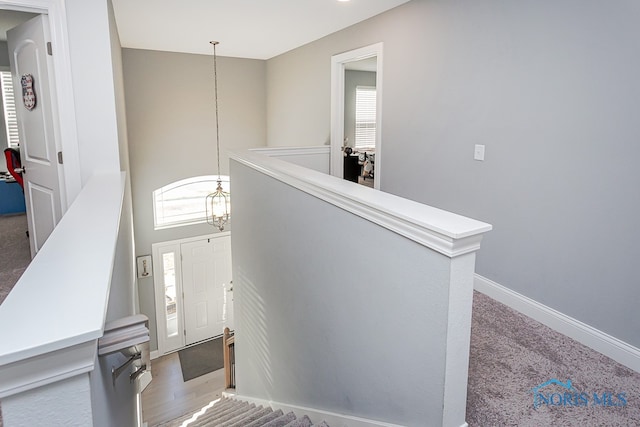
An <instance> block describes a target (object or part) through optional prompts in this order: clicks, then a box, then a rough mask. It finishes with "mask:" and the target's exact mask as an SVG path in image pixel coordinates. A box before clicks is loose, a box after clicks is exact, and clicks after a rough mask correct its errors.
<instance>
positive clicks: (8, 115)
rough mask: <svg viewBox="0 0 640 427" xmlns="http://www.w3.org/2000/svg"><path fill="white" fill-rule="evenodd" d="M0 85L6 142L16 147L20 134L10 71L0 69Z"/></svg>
mask: <svg viewBox="0 0 640 427" xmlns="http://www.w3.org/2000/svg"><path fill="white" fill-rule="evenodd" d="M0 87H1V88H2V106H3V108H4V123H5V131H6V133H7V144H8V146H9V147H11V148H18V144H19V143H20V134H19V133H18V118H17V116H16V99H15V96H14V93H13V81H12V79H11V72H10V71H0Z"/></svg>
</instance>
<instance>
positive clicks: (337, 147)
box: [330, 42, 383, 190]
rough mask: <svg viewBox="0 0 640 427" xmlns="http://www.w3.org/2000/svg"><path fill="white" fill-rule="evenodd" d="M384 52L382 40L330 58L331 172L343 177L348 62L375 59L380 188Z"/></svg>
mask: <svg viewBox="0 0 640 427" xmlns="http://www.w3.org/2000/svg"><path fill="white" fill-rule="evenodd" d="M382 51H383V43H382V42H380V43H375V44H372V45H369V46H364V47H361V48H359V49H355V50H351V51H349V52H344V53H340V54H337V55H333V56H332V57H331V162H330V173H331V175H333V176H336V177H338V178H342V177H343V176H344V175H343V173H344V171H343V169H344V162H343V154H342V144H343V140H344V81H345V69H346V65H347V64H348V63H350V62H354V61H360V60H362V59H367V58H372V57H375V58H376V149H375V155H376V158H375V174H374V177H373V187H374V188H375V189H378V190H379V189H380V172H381V168H380V162H381V156H380V153H381V148H382V147H381V141H382V137H381V136H382V131H381V130H382V64H383V61H382V59H383V58H382Z"/></svg>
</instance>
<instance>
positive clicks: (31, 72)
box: [7, 15, 62, 257]
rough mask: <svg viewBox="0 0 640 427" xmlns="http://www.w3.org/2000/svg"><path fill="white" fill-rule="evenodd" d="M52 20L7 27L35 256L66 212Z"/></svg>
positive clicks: (25, 189)
mask: <svg viewBox="0 0 640 427" xmlns="http://www.w3.org/2000/svg"><path fill="white" fill-rule="evenodd" d="M48 39H49V22H48V19H47V16H46V15H39V16H37V17H35V18H33V19H31V20H29V21H27V22H25V23H23V24H21V25H19V26H18V27H16V28H13V29H11V30H9V31H8V32H7V44H8V48H9V56H10V63H11V74H12V75H13V87H14V93H15V95H16V111H17V115H18V124H19V132H20V157H21V160H22V166H23V169H24V173H23V177H24V193H25V201H26V206H27V221H28V230H29V242H30V246H31V256H32V257H33V256H35V254H36V253H37V252H38V251H39V250H40V248H41V247H42V245H43V244H44V242H45V240H47V238H48V237H49V235H50V234H51V232H52V231H53V229H54V227H55V226H56V224H57V223H58V221H60V218H61V216H62V203H61V198H62V193H61V186H60V174H61V173H62V169H61V166H60V165H59V164H58V149H57V146H58V144H57V142H56V137H55V129H54V111H53V109H52V105H55V104H54V99H53V98H54V96H55V94H54V90H53V85H52V84H51V82H52V81H53V67H52V61H51V56H49V55H48V53H47V40H48Z"/></svg>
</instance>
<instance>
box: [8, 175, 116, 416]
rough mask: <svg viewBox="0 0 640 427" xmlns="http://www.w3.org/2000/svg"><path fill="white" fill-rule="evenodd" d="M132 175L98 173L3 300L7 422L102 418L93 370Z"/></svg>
mask: <svg viewBox="0 0 640 427" xmlns="http://www.w3.org/2000/svg"><path fill="white" fill-rule="evenodd" d="M124 182H125V177H124V174H122V173H120V172H114V173H104V174H97V175H95V176H94V177H93V178H92V179H91V180H90V181H89V183H88V184H87V185H86V186H85V187H84V188H83V189H82V191H81V192H80V194H79V195H78V197H77V199H76V200H75V201H74V203H73V204H72V205H71V207H70V208H69V210H68V211H67V213H66V214H65V215H64V216H63V218H62V220H61V221H60V223H59V224H58V225H57V226H56V228H55V229H54V230H53V232H52V234H51V235H50V236H49V238H48V240H47V241H46V243H45V244H44V246H43V247H42V249H41V250H40V251H39V252H38V254H37V255H36V257H35V258H34V259H33V260H32V261H31V264H30V265H29V266H28V268H27V269H26V271H25V272H24V274H23V275H22V277H21V278H20V280H19V281H18V283H17V284H16V285H15V287H14V288H13V290H12V291H11V293H10V294H9V295H8V296H7V298H6V299H5V301H4V302H3V304H2V305H1V306H0V325H2V327H1V328H0V400H1V405H2V417H3V423H4V426H5V427H13V426H26V425H29V426H45V425H46V426H50V425H86V426H89V425H95V424H94V420H93V416H94V413H95V408H93V407H92V392H91V385H90V373H91V372H92V371H93V370H94V368H95V367H96V365H97V342H98V339H99V338H100V337H101V336H102V334H103V330H104V325H105V318H106V315H107V305H108V302H109V292H110V285H111V279H112V271H113V265H114V259H115V252H116V243H117V241H118V234H119V226H120V220H121V209H122V206H123V205H122V203H123V192H124ZM127 382H128V381H127ZM94 399H95V396H94ZM93 405H95V402H93Z"/></svg>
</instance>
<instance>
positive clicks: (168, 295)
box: [162, 252, 178, 337]
mask: <svg viewBox="0 0 640 427" xmlns="http://www.w3.org/2000/svg"><path fill="white" fill-rule="evenodd" d="M162 268H163V272H162V273H163V275H164V301H165V316H166V321H167V337H174V336H176V335H178V310H177V307H176V268H175V254H174V253H173V252H169V253H165V254H162Z"/></svg>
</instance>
